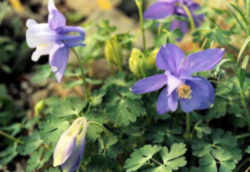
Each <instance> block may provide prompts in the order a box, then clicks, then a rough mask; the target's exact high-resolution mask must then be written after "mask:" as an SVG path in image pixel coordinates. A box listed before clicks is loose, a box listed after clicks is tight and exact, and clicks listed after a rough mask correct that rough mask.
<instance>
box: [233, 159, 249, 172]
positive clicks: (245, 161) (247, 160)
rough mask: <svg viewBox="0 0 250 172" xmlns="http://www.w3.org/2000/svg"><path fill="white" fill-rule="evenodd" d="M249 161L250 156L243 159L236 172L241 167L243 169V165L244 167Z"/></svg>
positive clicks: (237, 171)
mask: <svg viewBox="0 0 250 172" xmlns="http://www.w3.org/2000/svg"><path fill="white" fill-rule="evenodd" d="M248 162H250V158H247V159H245V160H244V161H242V163H240V165H239V166H238V167H237V169H236V170H235V171H236V172H239V171H240V169H241V168H242V167H244V166H245V165H246V164H247V163H248Z"/></svg>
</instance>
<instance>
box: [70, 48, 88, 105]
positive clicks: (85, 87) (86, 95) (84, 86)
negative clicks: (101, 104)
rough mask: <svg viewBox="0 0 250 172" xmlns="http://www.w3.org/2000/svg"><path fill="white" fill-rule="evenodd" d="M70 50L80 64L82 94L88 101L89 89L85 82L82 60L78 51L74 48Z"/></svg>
mask: <svg viewBox="0 0 250 172" xmlns="http://www.w3.org/2000/svg"><path fill="white" fill-rule="evenodd" d="M71 50H72V52H73V53H74V55H75V56H76V58H77V60H78V62H79V65H80V70H81V75H82V88H83V95H85V97H84V98H85V99H86V100H87V101H88V100H89V90H88V88H87V82H86V75H85V72H84V69H83V67H84V63H83V62H82V60H81V58H80V56H79V55H78V53H77V52H76V50H75V49H74V48H72V49H71Z"/></svg>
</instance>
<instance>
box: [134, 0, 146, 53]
mask: <svg viewBox="0 0 250 172" xmlns="http://www.w3.org/2000/svg"><path fill="white" fill-rule="evenodd" d="M135 3H136V5H137V8H138V12H139V18H140V29H141V33H142V43H143V50H144V51H145V50H146V36H145V29H144V17H143V0H135Z"/></svg>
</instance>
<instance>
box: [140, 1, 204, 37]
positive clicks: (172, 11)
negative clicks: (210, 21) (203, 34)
mask: <svg viewBox="0 0 250 172" xmlns="http://www.w3.org/2000/svg"><path fill="white" fill-rule="evenodd" d="M181 4H183V5H185V6H186V7H187V8H188V9H189V11H190V12H191V14H192V17H193V20H194V24H195V26H196V27H198V26H199V25H200V24H201V23H202V21H203V18H204V15H203V14H198V15H197V14H195V12H196V10H198V9H200V5H199V4H198V3H195V2H193V0H158V1H157V2H155V3H154V4H152V6H150V7H149V9H147V10H146V11H145V13H144V17H145V18H146V19H163V18H166V17H168V16H170V15H176V16H180V17H184V18H188V15H187V14H186V11H185V10H184V9H183V7H182V6H181ZM170 29H171V30H175V29H180V30H181V31H182V32H183V33H186V32H188V30H189V26H188V22H187V21H183V20H177V19H174V20H173V21H172V23H171V25H170Z"/></svg>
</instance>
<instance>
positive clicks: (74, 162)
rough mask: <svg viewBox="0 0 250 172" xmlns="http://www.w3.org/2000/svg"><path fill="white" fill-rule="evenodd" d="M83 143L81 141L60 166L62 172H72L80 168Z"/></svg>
mask: <svg viewBox="0 0 250 172" xmlns="http://www.w3.org/2000/svg"><path fill="white" fill-rule="evenodd" d="M84 147H85V141H83V142H82V143H81V144H80V145H79V146H78V147H77V148H76V149H75V150H74V152H73V153H72V155H71V156H70V157H69V159H68V160H67V161H66V162H65V163H64V164H63V165H62V166H61V169H62V170H63V171H67V172H74V171H76V170H77V169H79V167H80V163H81V160H82V157H83V153H84Z"/></svg>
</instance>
